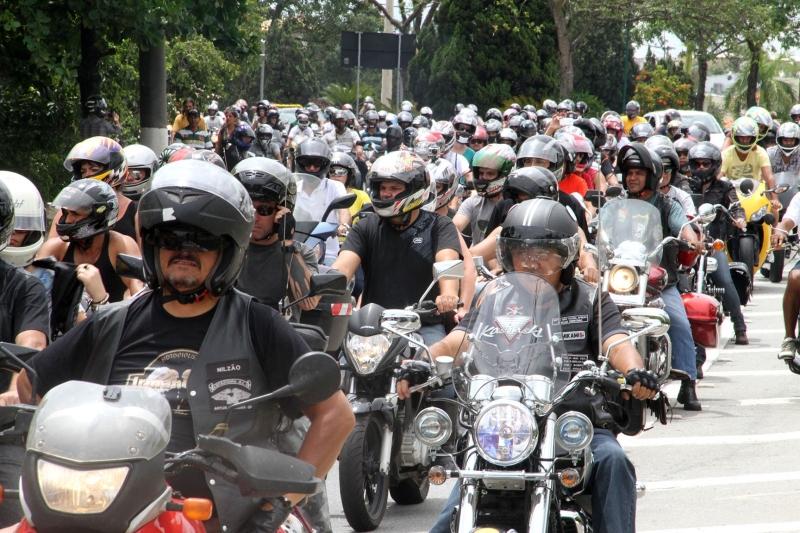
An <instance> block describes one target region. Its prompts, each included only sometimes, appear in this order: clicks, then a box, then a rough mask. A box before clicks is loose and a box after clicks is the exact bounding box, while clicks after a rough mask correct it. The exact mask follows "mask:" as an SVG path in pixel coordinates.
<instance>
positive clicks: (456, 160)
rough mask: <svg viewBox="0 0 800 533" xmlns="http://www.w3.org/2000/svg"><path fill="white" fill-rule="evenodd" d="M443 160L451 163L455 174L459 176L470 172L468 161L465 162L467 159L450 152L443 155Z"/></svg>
mask: <svg viewBox="0 0 800 533" xmlns="http://www.w3.org/2000/svg"><path fill="white" fill-rule="evenodd" d="M444 158H445V159H447V160H448V161H450V163H452V165H453V166H454V167H455V169H456V174H458V175H459V176H464V175H466V174H467V173H468V172H469V171H471V170H472V169H471V168H469V161H467V158H466V157H464V156H463V155H461V154H457V153H455V152H454V151H452V150H450V151H449V152H447V153H446V154H444Z"/></svg>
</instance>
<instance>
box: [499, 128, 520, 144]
mask: <svg viewBox="0 0 800 533" xmlns="http://www.w3.org/2000/svg"><path fill="white" fill-rule="evenodd" d="M518 141H519V137H517V132H516V131H514V130H512V129H511V128H503V129H501V130H500V131H499V132H498V133H497V142H500V143H503V144H507V145H509V146H511V147H512V148H513V147H515V146H517V142H518Z"/></svg>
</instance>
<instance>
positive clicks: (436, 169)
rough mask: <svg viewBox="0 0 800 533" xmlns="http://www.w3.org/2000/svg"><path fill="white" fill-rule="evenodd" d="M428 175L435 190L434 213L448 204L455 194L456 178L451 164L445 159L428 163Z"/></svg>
mask: <svg viewBox="0 0 800 533" xmlns="http://www.w3.org/2000/svg"><path fill="white" fill-rule="evenodd" d="M428 174H429V175H430V179H431V183H432V184H433V186H434V187H435V189H436V203H435V207H434V211H435V210H437V209H440V208H442V207H444V206H446V205H447V204H449V203H450V200H452V199H453V196H454V195H455V193H456V185H457V183H458V180H457V178H458V176H457V174H456V169H455V167H453V164H452V163H451V162H450V161H448V160H447V159H437V160H436V161H434V162H432V163H428Z"/></svg>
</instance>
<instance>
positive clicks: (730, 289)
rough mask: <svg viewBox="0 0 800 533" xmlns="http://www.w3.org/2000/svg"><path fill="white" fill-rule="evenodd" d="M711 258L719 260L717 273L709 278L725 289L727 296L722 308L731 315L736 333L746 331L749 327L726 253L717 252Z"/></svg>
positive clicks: (723, 296)
mask: <svg viewBox="0 0 800 533" xmlns="http://www.w3.org/2000/svg"><path fill="white" fill-rule="evenodd" d="M711 257H713V258H714V259H716V260H717V271H716V272H713V273H711V274H709V277H710V278H711V279H712V280H713V281H714V285H716V286H717V287H721V288H723V289H725V294H723V295H722V307H723V308H724V309H725V310H726V311H727V312H728V313H730V314H731V322H733V329H734V331H744V330H746V329H747V326H746V325H745V323H744V315H742V303H741V302H740V301H739V293H738V292H736V286H735V285H734V284H733V279H732V278H731V268H730V266H729V265H728V256H727V255H725V252H715V253H713V254H712V255H711Z"/></svg>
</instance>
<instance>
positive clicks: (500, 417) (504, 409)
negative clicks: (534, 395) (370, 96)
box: [474, 400, 539, 466]
mask: <svg viewBox="0 0 800 533" xmlns="http://www.w3.org/2000/svg"><path fill="white" fill-rule="evenodd" d="M474 431H475V442H476V443H477V448H478V453H479V454H480V455H481V457H483V458H484V459H486V460H487V461H489V462H490V463H494V464H496V465H498V466H509V465H513V464H516V463H519V462H520V461H522V460H523V459H525V458H526V457H527V456H528V455H530V454H531V452H532V451H533V448H534V447H535V446H536V441H537V440H538V438H539V428H538V427H537V426H536V420H535V419H534V417H533V415H532V414H531V412H530V411H529V410H528V408H527V407H525V406H524V405H522V404H521V403H519V402H515V401H511V400H497V401H494V402H490V403H489V404H488V405H486V407H484V408H483V409H481V411H480V413H478V416H477V418H476V419H475V426H474Z"/></svg>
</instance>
